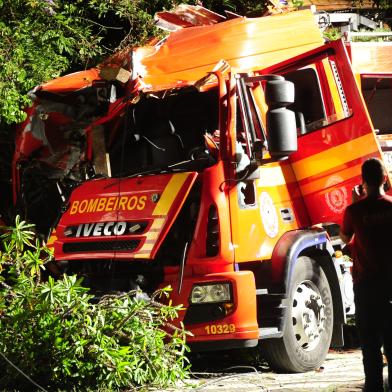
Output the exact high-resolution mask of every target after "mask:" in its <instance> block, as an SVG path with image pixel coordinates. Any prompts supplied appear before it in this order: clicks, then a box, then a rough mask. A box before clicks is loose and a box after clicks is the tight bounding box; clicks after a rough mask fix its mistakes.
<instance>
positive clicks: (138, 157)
mask: <svg viewBox="0 0 392 392" xmlns="http://www.w3.org/2000/svg"><path fill="white" fill-rule="evenodd" d="M218 102H219V101H218V93H217V91H216V90H211V91H207V92H199V91H197V90H196V89H189V88H188V89H183V90H177V91H175V92H166V94H165V93H162V95H145V96H143V97H142V98H141V99H140V100H139V101H138V102H137V103H136V104H135V105H132V106H131V107H130V108H129V112H128V114H127V115H126V116H124V118H125V120H124V121H126V124H123V125H122V126H121V129H122V131H121V133H122V135H121V134H119V135H118V136H117V138H116V141H115V143H113V146H111V148H110V165H111V168H112V175H113V176H121V175H126V174H133V173H140V172H142V171H150V170H153V171H156V170H160V169H161V170H162V171H164V170H167V167H168V166H172V165H176V164H177V163H180V162H185V161H187V160H194V161H197V160H200V170H202V169H203V168H204V167H205V165H206V164H212V163H213V161H212V160H210V161H209V160H208V157H206V154H208V151H206V150H207V149H206V144H205V143H206V142H205V138H204V135H205V134H206V133H207V134H211V135H212V134H213V133H214V131H215V130H217V129H218V113H219V110H218V108H219V107H218ZM180 166H181V165H180ZM180 166H178V167H176V170H182V168H183V170H187V167H186V165H185V164H184V165H182V166H181V167H180ZM195 167H196V169H197V168H198V166H197V165H193V166H192V168H193V169H194V168H195ZM188 169H189V167H188Z"/></svg>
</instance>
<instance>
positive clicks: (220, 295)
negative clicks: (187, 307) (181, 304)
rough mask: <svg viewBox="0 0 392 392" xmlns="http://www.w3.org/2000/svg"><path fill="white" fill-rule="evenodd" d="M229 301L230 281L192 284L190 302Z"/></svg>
mask: <svg viewBox="0 0 392 392" xmlns="http://www.w3.org/2000/svg"><path fill="white" fill-rule="evenodd" d="M229 301H231V284H230V283H211V284H204V285H196V286H193V289H192V293H191V298H190V303H191V304H202V303H214V302H229Z"/></svg>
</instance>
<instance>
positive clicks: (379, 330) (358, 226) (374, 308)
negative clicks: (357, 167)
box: [340, 158, 392, 392]
mask: <svg viewBox="0 0 392 392" xmlns="http://www.w3.org/2000/svg"><path fill="white" fill-rule="evenodd" d="M361 171H362V185H357V186H355V187H354V189H353V192H352V199H353V203H352V204H351V205H349V206H348V207H347V208H346V210H345V212H344V216H343V223H342V226H341V228H340V237H341V239H342V240H343V241H344V242H345V243H347V244H348V246H349V249H350V251H351V255H352V257H353V271H352V272H353V281H354V301H355V308H356V310H355V313H356V314H355V318H356V325H357V328H358V332H359V337H360V341H361V348H362V358H363V367H364V372H365V389H364V390H365V391H368V392H370V391H371V392H378V391H384V388H383V359H382V352H381V347H382V346H383V347H384V353H385V356H386V358H387V361H388V383H389V388H390V389H389V390H391V388H392V302H391V300H392V255H391V254H390V251H391V248H390V245H389V241H391V232H392V231H391V228H392V196H388V195H386V194H385V192H384V184H385V183H386V180H387V174H386V170H385V167H384V165H383V163H382V162H381V161H380V160H379V159H376V158H370V159H368V160H366V161H365V162H364V163H363V165H362V168H361Z"/></svg>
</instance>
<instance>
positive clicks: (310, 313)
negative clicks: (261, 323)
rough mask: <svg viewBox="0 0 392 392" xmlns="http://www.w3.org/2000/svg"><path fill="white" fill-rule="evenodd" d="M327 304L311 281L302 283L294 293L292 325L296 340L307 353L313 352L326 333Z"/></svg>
mask: <svg viewBox="0 0 392 392" xmlns="http://www.w3.org/2000/svg"><path fill="white" fill-rule="evenodd" d="M324 309H325V304H324V303H323V299H322V297H321V295H320V292H319V290H318V288H317V287H316V285H315V284H314V283H313V282H311V281H304V282H302V283H300V284H299V285H298V286H297V288H296V290H295V291H294V296H293V302H292V313H291V316H292V323H293V330H294V335H295V339H296V341H297V343H298V345H299V346H301V347H302V349H304V350H306V351H311V350H313V349H314V348H315V347H316V346H317V345H318V343H319V342H320V339H321V336H322V334H323V332H324V329H325V328H324V323H325V320H326V317H325V311H324Z"/></svg>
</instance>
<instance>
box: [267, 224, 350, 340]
mask: <svg viewBox="0 0 392 392" xmlns="http://www.w3.org/2000/svg"><path fill="white" fill-rule="evenodd" d="M300 256H308V257H311V258H312V259H314V260H315V261H316V262H317V263H318V264H319V265H320V266H321V268H322V269H323V271H324V273H325V275H326V277H327V279H328V283H329V285H330V289H331V294H332V301H333V310H334V325H333V332H332V341H331V345H332V346H341V345H343V324H344V323H345V321H346V317H345V309H344V306H343V298H342V293H341V288H340V283H339V276H340V275H341V272H340V269H339V266H338V265H336V264H335V262H334V249H333V247H332V245H331V243H330V242H329V240H328V236H327V233H326V232H325V231H316V230H295V231H289V232H286V233H285V234H284V235H283V236H282V237H281V238H280V239H279V241H278V243H277V244H276V245H275V248H274V251H273V253H272V257H271V282H272V290H273V291H275V292H281V293H284V294H285V295H286V296H287V295H288V293H290V284H291V277H292V274H293V271H294V268H295V265H296V262H297V259H298V257H300ZM285 319H286V318H285V317H282V320H281V322H282V325H281V326H280V330H282V331H283V330H284V322H285Z"/></svg>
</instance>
